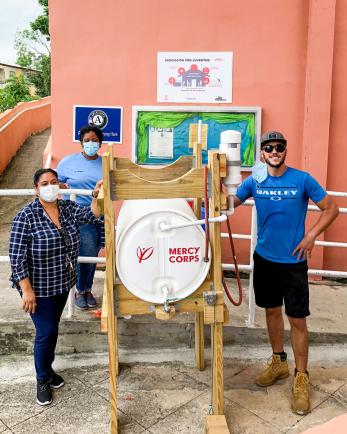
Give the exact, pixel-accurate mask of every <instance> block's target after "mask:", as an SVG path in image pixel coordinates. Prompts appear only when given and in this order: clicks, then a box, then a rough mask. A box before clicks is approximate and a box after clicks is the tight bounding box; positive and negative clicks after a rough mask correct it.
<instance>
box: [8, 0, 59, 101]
mask: <svg viewBox="0 0 347 434" xmlns="http://www.w3.org/2000/svg"><path fill="white" fill-rule="evenodd" d="M38 3H39V4H40V5H41V6H42V7H43V14H42V15H40V16H38V17H37V18H36V19H35V20H34V21H32V22H31V23H30V28H29V29H24V30H22V31H20V32H18V33H17V36H16V40H15V49H16V50H17V63H18V65H20V66H23V67H25V68H32V69H36V70H37V71H38V72H37V73H32V74H30V75H29V76H28V79H29V81H30V82H31V83H32V84H34V85H35V87H36V92H37V94H38V95H39V96H47V95H50V93H51V48H50V36H49V28H48V0H38Z"/></svg>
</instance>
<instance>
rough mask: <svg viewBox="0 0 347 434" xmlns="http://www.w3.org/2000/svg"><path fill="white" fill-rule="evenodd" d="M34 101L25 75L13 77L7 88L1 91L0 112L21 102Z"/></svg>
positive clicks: (7, 83)
mask: <svg viewBox="0 0 347 434" xmlns="http://www.w3.org/2000/svg"><path fill="white" fill-rule="evenodd" d="M32 99H33V97H32V96H31V95H30V89H29V85H28V82H27V80H26V78H25V77H24V75H13V76H12V77H10V78H9V79H8V80H6V84H5V87H4V88H3V89H0V112H2V111H5V110H7V109H9V108H12V107H14V106H15V105H16V104H18V103H19V102H21V101H30V100H32Z"/></svg>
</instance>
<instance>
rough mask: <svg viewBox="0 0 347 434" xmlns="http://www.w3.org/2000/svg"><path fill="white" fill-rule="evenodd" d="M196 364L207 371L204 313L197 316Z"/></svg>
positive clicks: (197, 313)
mask: <svg viewBox="0 0 347 434" xmlns="http://www.w3.org/2000/svg"><path fill="white" fill-rule="evenodd" d="M195 363H196V367H197V368H198V369H199V370H200V371H203V370H204V369H205V337H204V313H203V312H196V314H195Z"/></svg>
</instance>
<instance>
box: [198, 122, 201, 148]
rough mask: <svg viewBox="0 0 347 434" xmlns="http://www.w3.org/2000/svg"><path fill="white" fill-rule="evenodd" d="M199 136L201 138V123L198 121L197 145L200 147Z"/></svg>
mask: <svg viewBox="0 0 347 434" xmlns="http://www.w3.org/2000/svg"><path fill="white" fill-rule="evenodd" d="M201 136H202V121H201V120H199V121H198V144H199V145H201Z"/></svg>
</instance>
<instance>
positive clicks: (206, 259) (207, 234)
mask: <svg viewBox="0 0 347 434" xmlns="http://www.w3.org/2000/svg"><path fill="white" fill-rule="evenodd" d="M207 174H208V169H207V166H205V167H204V206H205V257H204V261H205V262H208V261H209V259H208V245H209V240H210V226H209V223H208V218H209V207H208V197H207Z"/></svg>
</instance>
